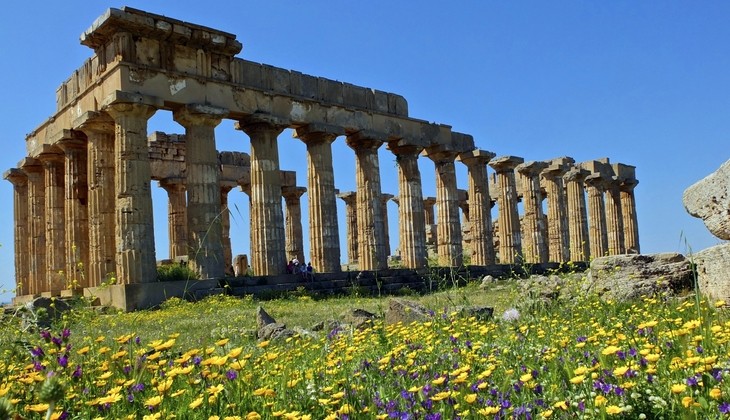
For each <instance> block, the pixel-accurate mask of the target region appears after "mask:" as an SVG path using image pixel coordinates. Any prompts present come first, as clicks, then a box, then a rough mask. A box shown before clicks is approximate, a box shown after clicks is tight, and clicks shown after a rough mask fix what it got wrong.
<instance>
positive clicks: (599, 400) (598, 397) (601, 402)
mask: <svg viewBox="0 0 730 420" xmlns="http://www.w3.org/2000/svg"><path fill="white" fill-rule="evenodd" d="M606 401H608V400H607V399H606V397H604V396H603V395H596V398H595V399H594V400H593V404H595V405H596V407H600V406H602V405H604V404H606Z"/></svg>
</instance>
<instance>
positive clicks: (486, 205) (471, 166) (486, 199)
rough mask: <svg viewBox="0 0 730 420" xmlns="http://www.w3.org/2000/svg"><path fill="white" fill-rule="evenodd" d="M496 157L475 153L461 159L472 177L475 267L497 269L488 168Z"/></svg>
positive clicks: (472, 236)
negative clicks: (482, 266) (481, 266)
mask: <svg viewBox="0 0 730 420" xmlns="http://www.w3.org/2000/svg"><path fill="white" fill-rule="evenodd" d="M494 156H495V154H494V153H492V152H487V151H485V150H474V151H471V152H466V153H462V154H460V155H459V160H460V161H461V162H462V163H463V164H464V165H466V168H467V176H468V177H469V193H468V197H469V208H470V209H471V213H472V214H470V215H469V223H470V224H471V249H472V254H471V263H472V264H473V265H493V264H494V262H495V256H494V238H493V237H492V206H491V198H490V195H489V182H488V181H487V164H488V163H489V161H490V160H492V158H494Z"/></svg>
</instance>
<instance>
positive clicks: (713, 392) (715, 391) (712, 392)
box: [710, 388, 722, 400]
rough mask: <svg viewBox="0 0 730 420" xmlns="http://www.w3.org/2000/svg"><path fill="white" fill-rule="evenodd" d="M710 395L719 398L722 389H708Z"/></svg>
mask: <svg viewBox="0 0 730 420" xmlns="http://www.w3.org/2000/svg"><path fill="white" fill-rule="evenodd" d="M710 397H711V398H714V399H716V400H719V399H720V397H722V391H720V388H712V389H711V390H710Z"/></svg>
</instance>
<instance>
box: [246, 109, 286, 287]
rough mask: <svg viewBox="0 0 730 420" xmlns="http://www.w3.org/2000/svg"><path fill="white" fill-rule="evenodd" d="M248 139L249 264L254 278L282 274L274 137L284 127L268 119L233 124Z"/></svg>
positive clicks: (278, 177) (281, 215) (281, 225)
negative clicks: (249, 156)
mask: <svg viewBox="0 0 730 420" xmlns="http://www.w3.org/2000/svg"><path fill="white" fill-rule="evenodd" d="M237 128H238V129H240V130H243V131H244V132H245V133H246V134H248V136H249V137H250V139H251V196H250V197H251V263H252V269H253V272H254V275H257V276H273V275H276V274H283V273H285V272H286V244H285V237H284V213H283V211H282V209H281V175H280V173H279V172H280V169H279V147H278V145H277V136H278V135H279V134H280V133H281V132H282V131H283V130H284V128H285V126H284V125H282V124H281V123H280V122H278V121H275V120H273V119H271V118H265V117H258V118H256V119H253V118H249V119H247V120H245V121H241V122H239V123H238V124H237Z"/></svg>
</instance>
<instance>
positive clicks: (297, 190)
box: [281, 187, 319, 271]
mask: <svg viewBox="0 0 730 420" xmlns="http://www.w3.org/2000/svg"><path fill="white" fill-rule="evenodd" d="M305 192H307V189H306V188H304V187H283V188H282V189H281V195H282V196H284V202H285V203H286V217H285V218H286V220H285V225H286V259H287V261H291V260H293V259H295V258H296V259H297V260H299V262H300V263H302V264H303V263H304V233H303V232H302V206H301V197H302V194H304V193H305ZM310 255H311V254H310ZM311 263H312V266H313V267H317V268H319V267H318V266H316V265H315V263H316V261H315V260H314V258H312V260H311ZM318 271H319V270H318Z"/></svg>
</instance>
